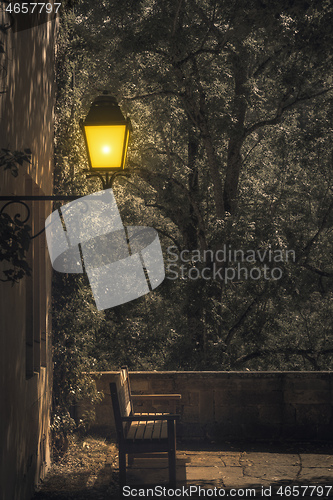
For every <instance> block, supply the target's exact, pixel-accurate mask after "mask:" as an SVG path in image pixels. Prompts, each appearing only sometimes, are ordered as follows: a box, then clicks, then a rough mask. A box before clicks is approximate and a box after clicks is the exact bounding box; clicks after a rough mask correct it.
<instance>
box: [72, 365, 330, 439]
mask: <svg viewBox="0 0 333 500" xmlns="http://www.w3.org/2000/svg"><path fill="white" fill-rule="evenodd" d="M94 376H95V378H96V383H97V388H98V389H99V390H100V391H103V392H104V394H105V397H104V399H103V401H102V403H100V404H99V405H97V406H96V421H95V426H96V427H97V428H98V427H99V428H103V429H106V430H108V431H109V432H111V433H112V432H114V430H113V425H114V424H113V415H112V405H111V398H110V390H109V383H110V381H112V380H113V379H114V377H116V376H117V374H116V372H101V373H99V374H95V375H94ZM130 381H131V389H132V392H133V393H134V394H135V393H137V394H144V393H149V394H153V393H180V394H181V395H182V400H181V404H180V413H181V422H180V424H179V426H178V436H181V437H184V438H209V439H212V440H221V441H223V440H224V441H230V440H252V439H253V440H272V439H273V440H279V439H295V440H330V439H333V432H332V431H333V411H332V410H333V397H332V396H333V392H332V391H333V385H332V382H333V374H332V373H329V372H132V373H130ZM155 408H156V409H157V410H161V409H162V408H161V407H158V406H156V405H155ZM147 409H149V408H137V411H144V410H147ZM82 411H83V408H82V406H81V408H80V409H79V414H80V412H81V413H82ZM166 411H167V409H166Z"/></svg>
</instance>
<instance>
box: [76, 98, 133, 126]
mask: <svg viewBox="0 0 333 500" xmlns="http://www.w3.org/2000/svg"><path fill="white" fill-rule="evenodd" d="M127 122H128V120H126V119H125V118H124V115H123V114H122V112H121V109H120V107H119V105H118V103H117V99H116V98H115V97H113V96H111V95H107V94H103V95H99V96H98V97H96V99H95V100H94V102H93V103H92V105H91V107H90V110H89V112H88V115H87V117H86V119H85V121H84V122H83V125H84V126H87V125H127Z"/></svg>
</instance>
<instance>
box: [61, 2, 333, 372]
mask: <svg viewBox="0 0 333 500" xmlns="http://www.w3.org/2000/svg"><path fill="white" fill-rule="evenodd" d="M321 7H322V8H320V9H319V7H318V6H317V5H316V4H313V3H312V4H310V3H307V2H303V1H301V0H294V1H293V2H290V1H287V0H285V1H277V0H276V1H275V0H273V1H270V2H268V1H262V0H252V1H251V2H248V1H240V2H232V1H229V0H223V1H221V2H210V1H206V0H186V1H184V0H183V1H178V2H171V1H166V2H151V1H150V0H149V1H148V0H139V1H136V2H133V1H131V0H124V1H123V0H122V1H121V2H120V1H118V0H107V1H106V2H102V3H99V4H96V3H94V2H90V1H84V2H83V1H78V2H76V4H75V8H74V10H73V11H71V12H70V13H69V14H68V16H67V17H66V18H65V19H63V23H62V30H63V32H62V34H61V38H60V48H61V50H60V52H59V72H58V78H59V82H60V83H59V95H58V105H57V106H58V112H57V124H58V128H57V161H58V171H57V175H58V176H59V177H58V179H59V180H61V184H60V186H61V189H62V187H64V186H65V188H66V189H73V191H74V190H75V189H76V188H77V187H79V188H80V189H81V190H82V191H81V192H84V193H86V192H87V191H88V189H90V190H91V191H92V190H93V189H95V190H97V189H98V185H96V184H94V185H92V184H91V185H90V188H89V187H88V184H87V183H86V182H83V183H82V180H80V179H82V173H81V168H82V167H81V166H85V165H86V160H85V158H84V149H83V142H82V139H81V137H80V134H79V129H78V120H79V118H81V117H82V116H84V115H85V114H86V113H87V110H88V107H89V105H90V102H91V100H92V99H93V98H94V97H95V96H96V94H98V93H100V92H101V90H103V88H106V89H112V93H113V95H115V96H116V97H117V99H118V101H119V102H120V104H121V106H122V109H123V111H124V112H125V113H128V114H129V115H130V116H131V120H132V123H133V126H134V132H133V136H132V139H131V145H130V151H129V166H130V167H131V169H132V172H133V175H132V179H131V183H124V182H122V181H119V183H117V184H116V186H115V187H114V191H115V193H116V197H117V203H118V206H119V207H120V210H121V214H122V218H123V221H124V223H125V224H128V225H138V224H139V225H148V226H152V227H155V228H156V229H157V230H158V231H159V234H160V239H161V242H162V246H163V250H164V255H165V261H166V263H167V258H168V252H167V248H168V247H169V246H170V245H174V246H175V247H176V248H177V249H178V251H179V252H180V251H182V250H189V251H192V250H196V249H199V250H200V251H201V252H203V251H207V250H212V251H213V252H216V251H217V250H221V249H223V247H224V245H226V247H227V248H231V249H243V250H244V251H245V250H247V249H253V250H255V251H257V250H260V251H262V252H263V251H265V250H267V251H268V250H272V251H274V250H279V251H281V252H286V251H287V250H294V251H295V256H296V258H295V260H289V261H285V260H284V261H283V262H279V263H278V264H277V265H278V267H280V268H281V270H282V277H281V279H277V280H274V279H270V280H266V279H264V278H263V277H261V278H260V279H246V278H244V275H243V276H242V277H240V279H233V280H230V281H228V282H225V281H224V280H221V279H218V278H217V279H212V280H205V279H202V278H201V279H198V280H189V279H186V276H184V277H178V278H177V279H176V280H171V279H168V278H170V274H168V272H167V278H166V279H165V281H164V282H163V284H162V285H160V287H159V288H158V289H157V290H155V291H154V292H152V293H150V294H149V295H147V296H146V297H144V298H140V299H137V300H136V301H134V302H132V303H129V304H124V305H122V306H118V307H116V308H114V309H112V310H108V311H104V312H103V313H101V317H100V318H99V320H98V322H97V323H96V330H94V333H92V332H91V336H90V337H89V338H90V340H89V342H87V345H88V346H89V348H88V349H86V350H85V351H84V352H85V356H86V357H87V359H89V363H90V366H91V367H92V366H93V369H102V370H105V369H112V368H117V367H118V366H119V365H121V364H123V363H127V364H128V365H129V366H130V368H136V369H144V368H147V369H178V370H179V369H183V370H184V369H185V370H187V369H202V370H204V369H210V370H221V369H223V370H232V369H241V370H242V369H245V368H247V369H253V370H262V369H266V370H277V369H279V370H281V369H282V370H305V369H310V370H312V369H316V370H320V369H331V368H332V362H331V354H332V350H333V344H332V324H333V322H332V319H333V311H332V293H333V286H332V285H333V281H332V280H333V269H332V249H331V235H332V214H333V202H332V179H333V178H332V174H333V171H332V150H333V149H332V116H333V114H332V111H333V108H332V105H333V101H332V97H333V95H332V79H331V71H332V51H331V46H332V44H331V41H332V40H331V36H332V33H331V30H330V23H331V21H332V18H333V9H332V6H331V5H330V4H329V3H328V2H324V3H323V4H322V6H321ZM96 82H98V84H96ZM73 178H74V181H72V180H71V179H73ZM265 263H267V262H265ZM263 264H264V262H263V263H260V262H259V263H256V264H255V266H259V267H262V265H263ZM268 264H269V263H268ZM273 264H274V263H273ZM204 265H207V266H208V267H209V268H210V269H212V267H213V265H214V262H213V261H211V262H208V263H206V264H204V263H198V262H195V261H193V260H192V261H190V262H188V263H187V267H188V268H190V269H194V270H195V269H202V268H203V267H204ZM229 265H237V262H236V263H231V264H230V263H229V262H225V263H222V267H223V269H224V270H225V268H226V267H228V266H229ZM244 265H246V266H247V267H248V270H250V268H251V265H250V264H249V263H245V264H244ZM252 267H253V264H252ZM72 283H73V282H72ZM82 286H83V285H82ZM72 290H74V288H73V289H72ZM81 290H82V294H81V295H80V297H79V296H76V299H75V300H76V302H75V305H74V303H73V304H72V306H71V307H72V310H75V311H78V310H80V311H81V310H83V309H84V310H85V312H84V313H82V314H83V315H84V316H85V319H84V321H86V322H87V325H89V324H91V322H94V319H93V310H94V308H93V305H92V302H91V295H90V292H89V290H88V288H87V287H86V285H84V288H82V289H81ZM60 304H61V303H60ZM55 311H56V314H57V315H58V314H60V315H61V314H62V309H61V306H60V307H59V305H58V304H57V301H56V302H55ZM84 321H83V322H82V326H81V328H82V329H83V330H84V331H89V328H88V330H86V329H85V328H84V326H83V325H84ZM67 322H68V324H67V328H70V325H71V320H70V317H69V316H68V317H67Z"/></svg>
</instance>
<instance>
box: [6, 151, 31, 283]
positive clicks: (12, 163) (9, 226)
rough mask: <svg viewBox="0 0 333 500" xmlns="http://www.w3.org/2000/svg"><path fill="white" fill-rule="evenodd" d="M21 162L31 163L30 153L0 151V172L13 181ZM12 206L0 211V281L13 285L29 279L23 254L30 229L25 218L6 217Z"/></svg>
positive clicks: (10, 202) (28, 269) (27, 246)
mask: <svg viewBox="0 0 333 500" xmlns="http://www.w3.org/2000/svg"><path fill="white" fill-rule="evenodd" d="M24 162H28V163H31V151H30V149H25V150H24V151H10V150H9V149H1V150H0V168H1V167H2V168H3V169H4V170H9V171H10V172H11V174H12V175H13V177H17V176H18V173H19V167H21V166H23V164H24ZM14 203H16V202H13V201H8V202H7V203H5V204H4V205H3V206H2V207H1V209H0V262H1V263H2V266H1V275H0V276H1V277H0V281H3V282H6V281H10V282H12V284H14V283H17V282H18V281H19V280H20V279H22V278H23V277H24V276H26V275H28V276H30V271H31V269H30V266H29V264H28V263H27V252H28V250H29V246H30V239H31V236H30V231H31V227H30V226H29V225H28V224H26V222H27V217H26V218H21V215H20V214H19V213H17V214H15V215H14V216H11V215H9V214H8V213H7V212H6V209H7V208H8V207H9V206H10V205H13V204H14Z"/></svg>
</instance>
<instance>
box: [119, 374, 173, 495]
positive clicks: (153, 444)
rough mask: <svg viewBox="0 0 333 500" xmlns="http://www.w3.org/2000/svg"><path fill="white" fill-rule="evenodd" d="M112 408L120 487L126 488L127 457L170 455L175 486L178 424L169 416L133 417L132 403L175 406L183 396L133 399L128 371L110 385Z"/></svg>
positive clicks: (149, 395)
mask: <svg viewBox="0 0 333 500" xmlns="http://www.w3.org/2000/svg"><path fill="white" fill-rule="evenodd" d="M110 392H111V398H112V406H113V412H114V419H115V424H116V431H117V440H118V447H119V476H120V477H119V479H120V486H123V485H125V484H126V455H128V456H129V459H130V455H134V454H135V455H136V454H141V453H161V452H165V453H168V459H169V481H170V484H171V485H175V484H176V420H178V419H179V415H176V414H170V413H134V412H133V401H134V400H136V401H144V400H147V399H150V400H151V399H154V400H159V401H169V402H170V401H171V402H176V401H179V400H180V398H181V395H180V394H143V395H132V394H131V388H130V381H129V376H128V370H127V368H126V367H124V368H122V369H121V371H120V377H119V380H118V382H117V383H115V382H112V383H111V384H110Z"/></svg>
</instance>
